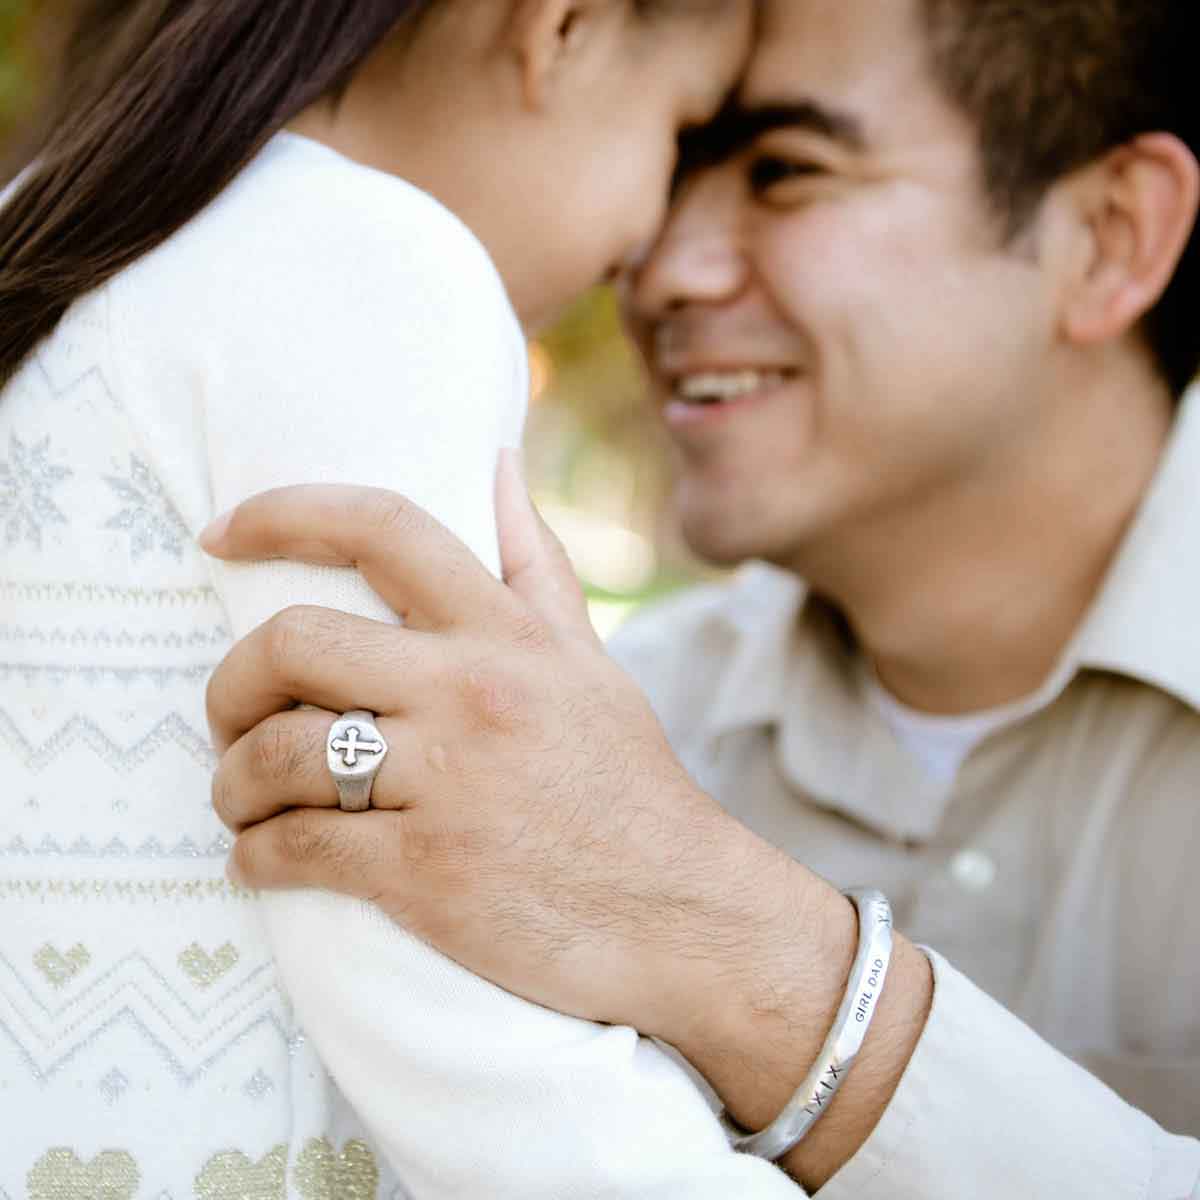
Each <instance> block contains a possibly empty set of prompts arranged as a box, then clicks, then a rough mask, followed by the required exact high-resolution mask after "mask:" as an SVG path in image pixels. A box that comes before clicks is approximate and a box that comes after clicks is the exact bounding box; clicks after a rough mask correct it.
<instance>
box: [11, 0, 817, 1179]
mask: <svg viewBox="0 0 1200 1200" xmlns="http://www.w3.org/2000/svg"><path fill="white" fill-rule="evenodd" d="M751 7H752V6H751V4H750V3H749V0H745V2H743V0H425V2H424V3H421V2H417V0H407V2H405V0H126V2H125V3H120V2H119V0H117V2H114V0H99V2H98V3H96V4H95V7H94V11H93V15H92V18H91V20H90V22H89V23H88V24H86V25H85V27H84V29H83V31H82V36H81V39H80V40H79V42H78V45H79V46H81V47H87V52H88V55H89V61H88V63H87V69H86V71H85V72H84V73H82V74H81V75H80V77H79V82H78V84H77V86H75V87H73V88H72V90H71V93H70V100H69V103H68V104H67V106H66V109H65V112H64V114H63V116H62V117H61V119H60V120H59V121H58V123H57V124H56V125H55V127H54V128H53V131H52V133H51V134H50V136H49V138H48V140H47V141H46V142H45V144H44V145H43V146H42V148H41V150H40V151H39V153H38V155H37V158H36V160H35V161H34V163H33V164H32V165H31V166H30V167H29V168H28V169H27V171H26V173H25V174H24V175H23V176H22V177H21V179H20V180H19V181H18V183H17V184H16V185H14V187H13V188H12V189H10V191H9V193H8V195H7V196H6V199H5V203H4V205H3V208H2V209H0V318H2V319H0V380H3V381H4V384H5V386H4V390H3V394H2V396H0V531H2V532H0V544H2V545H3V561H2V563H0V822H2V824H0V902H2V903H3V906H4V918H3V924H2V926H0V928H2V929H3V933H2V934H0V1034H2V1035H3V1036H0V1109H2V1111H3V1113H4V1120H3V1124H2V1127H0V1144H2V1146H3V1153H2V1154H0V1198H3V1197H8V1198H11V1200H16V1198H17V1197H19V1196H29V1197H33V1198H35V1200H50V1198H54V1200H62V1198H66V1197H80V1198H83V1197H91V1196H99V1195H103V1196H106V1197H120V1198H126V1197H129V1198H132V1197H146V1198H150V1197H160V1196H166V1197H172V1198H173V1200H184V1198H185V1197H193V1196H195V1197H200V1198H203V1200H218V1198H220V1200H234V1198H235V1197H236V1198H239V1200H240V1198H247V1200H250V1198H253V1200H258V1198H267V1197H272V1198H274V1197H282V1196H284V1195H288V1196H295V1197H300V1198H301V1200H316V1198H317V1197H322V1198H324V1197H338V1198H343V1197H344V1198H354V1200H357V1198H359V1197H374V1196H376V1195H378V1196H382V1197H386V1198H389V1200H390V1198H391V1197H402V1196H404V1195H406V1194H407V1195H411V1196H413V1197H427V1196H456V1197H459V1196H461V1197H472V1198H478V1197H490V1198H498V1197H514V1198H515V1197H521V1198H522V1200H530V1198H535V1197H542V1196H544V1197H547V1198H550V1197H553V1198H554V1200H563V1198H564V1197H575V1196H581V1197H582V1196H600V1195H607V1196H617V1195H620V1196H642V1195H662V1196H667V1195H670V1196H675V1195H688V1196H693V1197H694V1196H707V1195H712V1196H717V1195H721V1196H727V1195H733V1194H736V1195H751V1194H754V1195H768V1194H770V1195H774V1194H776V1193H777V1191H778V1192H779V1194H782V1190H781V1189H786V1191H787V1193H788V1194H794V1189H793V1188H792V1185H791V1184H790V1183H788V1182H787V1181H786V1180H785V1179H784V1178H783V1176H781V1175H778V1174H776V1173H775V1172H774V1171H773V1170H772V1169H771V1168H769V1167H766V1166H765V1165H764V1164H762V1163H759V1162H757V1161H754V1160H750V1159H743V1158H739V1157H736V1156H734V1155H732V1154H731V1153H730V1152H729V1151H728V1150H727V1148H726V1145H725V1142H724V1138H723V1136H722V1134H721V1132H720V1129H719V1127H718V1125H717V1123H716V1122H715V1120H714V1119H713V1118H712V1117H711V1115H710V1114H709V1112H708V1110H707V1108H706V1107H705V1105H704V1103H703V1101H702V1100H701V1099H700V1097H699V1094H698V1093H697V1092H696V1091H695V1090H694V1089H693V1088H692V1086H691V1084H690V1083H689V1082H688V1081H687V1079H686V1078H685V1077H684V1076H683V1075H682V1073H680V1072H679V1071H678V1070H677V1069H676V1068H675V1067H674V1065H673V1064H672V1063H671V1062H670V1061H669V1060H667V1059H666V1058H665V1057H664V1056H662V1055H661V1054H660V1053H659V1052H658V1050H657V1049H656V1048H655V1047H654V1046H653V1045H651V1044H649V1043H647V1042H645V1041H642V1040H639V1039H638V1038H637V1037H636V1035H634V1034H633V1033H632V1032H631V1031H629V1030H618V1029H608V1028H601V1027H598V1026H593V1025H589V1024H587V1023H584V1022H579V1021H574V1020H570V1019H568V1018H565V1017H560V1016H559V1015H557V1014H552V1013H549V1012H546V1011H545V1010H542V1009H539V1008H536V1007H534V1006H532V1005H529V1004H526V1003H524V1002H522V1001H519V1000H516V999H515V998H513V997H512V996H509V995H508V994H506V993H504V992H502V991H500V990H499V989H497V988H494V987H492V986H491V985H489V984H487V983H485V982H484V981H482V980H480V979H478V978H476V977H474V976H472V975H470V974H468V973H467V972H465V971H463V970H461V969H460V968H458V967H457V966H455V965H454V964H453V963H451V962H449V961H448V960H446V959H444V958H441V957H440V956H438V955H437V954H435V953H434V952H433V951H431V950H430V949H428V948H427V947H425V946H424V945H422V944H420V943H418V942H416V941H415V940H413V939H411V938H409V937H407V936H405V935H403V934H401V933H399V932H398V931H397V930H396V929H395V927H394V926H393V925H392V923H391V922H390V921H388V920H386V919H385V918H383V917H382V915H380V914H378V913H377V912H376V911H375V910H374V909H372V908H371V907H369V906H359V905H356V904H354V903H352V902H350V901H348V900H343V899H341V898H338V897H333V896H328V895H323V894H291V895H286V896H279V897H272V898H270V899H266V898H264V899H263V900H262V901H261V906H260V902H259V901H257V900H256V899H255V898H254V897H252V896H250V895H247V894H245V893H243V892H241V891H239V890H238V889H236V888H234V887H232V886H231V885H229V884H228V883H226V881H225V880H224V877H223V858H224V855H225V853H226V850H227V848H228V843H227V842H226V841H225V840H224V839H223V838H222V836H221V832H220V827H219V826H218V825H217V823H216V819H215V817H214V816H213V815H212V812H211V809H210V805H209V795H208V792H209V776H210V772H211V768H212V766H213V762H214V758H213V754H212V751H211V748H210V746H209V745H208V741H207V736H206V733H205V720H204V707H203V704H204V696H203V691H204V681H205V678H206V676H207V674H208V672H209V670H210V669H211V667H212V666H213V665H214V664H215V663H216V662H217V661H218V660H219V659H220V658H221V656H222V654H223V653H224V652H225V650H226V649H227V648H228V647H229V645H230V644H231V642H232V639H233V638H234V637H235V636H241V635H243V634H244V633H246V632H247V631H248V630H249V629H250V628H252V627H253V626H254V625H255V624H256V623H258V622H260V621H262V620H264V619H265V618H267V617H268V616H270V615H271V614H273V613H274V612H277V611H279V610H280V609H282V608H284V607H287V606H289V605H292V604H297V603H304V604H318V605H326V606H330V607H336V608H341V609H345V610H350V611H354V612H357V613H360V614H363V615H367V616H373V617H376V618H378V619H380V620H395V619H396V618H395V615H394V614H392V613H390V612H388V611H387V610H386V608H385V607H384V606H383V605H382V603H381V602H380V601H379V600H378V598H376V597H374V596H373V595H372V594H371V593H370V592H369V590H368V589H366V587H365V586H364V585H363V584H362V582H361V581H360V580H359V578H358V577H357V576H356V575H355V574H354V573H352V572H339V571H331V570H325V571H321V570H312V569H305V568H301V567H296V566H291V565H287V564H282V563H276V564H263V565H259V566H255V567H252V568H243V569H231V568H214V567H213V566H212V564H211V562H210V560H208V559H207V557H206V556H204V555H203V554H201V553H200V551H199V550H198V548H197V547H196V546H195V545H194V537H195V535H196V533H197V532H198V531H199V530H200V529H202V528H203V527H204V525H205V524H206V523H207V522H208V521H209V520H210V519H211V518H212V517H213V516H215V515H216V514H217V513H218V512H221V511H224V510H225V509H227V508H228V507H230V506H231V505H232V504H234V503H236V502H237V501H240V500H242V499H244V498H245V497H247V496H249V495H251V494H252V493H255V492H258V491H261V490H262V489H264V488H266V487H271V486H274V485H278V484H287V483H297V482H316V481H341V482H354V483H362V484H371V485H378V486H385V487H391V488H397V489H400V490H403V491H404V492H405V493H406V494H407V495H409V496H411V497H412V498H413V499H414V500H415V501H417V502H418V503H419V504H422V505H423V506H425V507H426V508H428V509H430V510H431V511H433V512H434V513H435V514H436V515H437V516H438V517H439V518H440V519H441V520H443V521H444V522H445V523H446V524H447V525H449V526H450V528H451V529H453V530H454V531H455V532H456V533H457V534H459V536H461V537H462V538H464V540H466V541H467V543H468V544H469V545H471V547H472V548H473V549H474V550H475V552H476V553H477V554H479V555H480V557H481V558H483V559H484V561H486V562H488V563H490V564H491V565H492V566H493V568H494V567H495V566H496V564H497V551H496V546H495V533H494V517H493V509H492V487H493V478H494V470H495V460H496V455H497V452H498V450H499V449H500V448H501V447H503V446H505V445H511V444H515V443H516V442H517V441H518V440H519V438H520V436H521V425H522V419H523V415H524V404H525V397H526V394H527V388H528V384H527V378H526V373H525V371H526V368H525V357H524V339H523V335H522V331H521V328H520V325H519V323H518V319H517V317H518V316H519V317H520V319H521V321H523V322H524V323H526V324H533V323H536V322H539V321H542V320H544V319H545V318H547V317H548V316H550V315H551V314H553V313H554V312H555V310H556V309H557V308H558V307H559V306H560V305H561V304H562V303H563V302H564V301H566V300H567V299H568V298H570V297H571V296H572V295H574V294H575V293H577V292H578V291H580V290H581V289H583V288H585V287H587V286H588V285H590V284H591V283H593V282H595V281H596V280H598V279H602V278H604V277H605V276H606V275H608V274H610V273H612V272H615V271H616V270H617V269H619V267H620V266H621V264H622V263H623V262H624V261H626V260H627V259H629V258H630V257H631V256H633V255H636V254H637V252H638V250H639V248H640V247H641V246H642V245H643V244H645V242H646V241H647V239H649V238H651V237H652V236H653V234H654V232H655V229H656V227H657V224H658V222H659V219H660V217H661V214H662V211H663V207H664V204H665V201H666V197H667V194H668V189H669V183H670V178H671V174H672V170H673V167H674V162H675V146H676V139H677V136H678V134H679V132H680V130H681V129H682V128H683V127H685V126H687V125H689V124H692V123H696V122H701V121H703V120H705V119H706V118H707V117H709V116H710V115H711V114H712V113H713V112H714V111H715V110H716V109H717V108H718V106H719V104H720V103H721V100H722V98H723V96H724V95H725V93H726V92H727V90H728V89H729V88H730V87H731V85H732V84H733V83H734V81H735V79H736V75H737V72H738V69H739V66H740V63H741V62H742V59H743V57H744V55H745V53H746V51H747V47H748V40H749V37H750V25H751V21H752V13H751ZM514 308H515V310H516V315H514V311H513V310H514ZM314 763H315V764H316V765H317V766H318V767H320V766H322V765H323V758H322V757H321V756H320V755H317V756H316V757H315V758H314ZM285 989H286V990H285ZM293 1005H294V1008H293ZM310 1039H311V1040H310ZM326 1068H327V1069H328V1071H329V1072H331V1073H332V1076H333V1077H335V1078H336V1079H337V1085H335V1084H334V1082H333V1081H332V1079H331V1078H330V1075H328V1074H326ZM338 1085H340V1086H338ZM343 1095H344V1096H345V1099H343ZM347 1101H348V1103H347ZM393 1172H394V1174H393Z"/></svg>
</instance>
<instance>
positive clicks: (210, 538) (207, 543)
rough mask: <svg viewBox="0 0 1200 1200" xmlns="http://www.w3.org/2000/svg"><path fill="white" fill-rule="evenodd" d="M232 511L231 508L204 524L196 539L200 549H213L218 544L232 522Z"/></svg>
mask: <svg viewBox="0 0 1200 1200" xmlns="http://www.w3.org/2000/svg"><path fill="white" fill-rule="evenodd" d="M233 512H234V510H233V509H232V508H231V509H230V510H229V511H228V512H226V513H222V514H221V515H220V516H219V517H217V518H216V520H215V521H212V522H211V523H210V524H208V525H206V526H205V527H204V528H203V529H202V530H201V531H200V536H199V537H198V538H197V539H196V541H197V542H199V543H200V547H201V549H204V550H214V549H216V547H217V546H219V545H220V543H221V540H222V538H224V536H225V534H226V532H227V531H228V529H229V526H230V524H231V523H232V522H233Z"/></svg>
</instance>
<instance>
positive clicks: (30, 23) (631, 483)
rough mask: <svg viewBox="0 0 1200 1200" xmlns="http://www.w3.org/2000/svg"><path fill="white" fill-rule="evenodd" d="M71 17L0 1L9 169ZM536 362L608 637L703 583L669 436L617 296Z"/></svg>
mask: <svg viewBox="0 0 1200 1200" xmlns="http://www.w3.org/2000/svg"><path fill="white" fill-rule="evenodd" d="M74 7H75V2H74V0H0V160H8V165H9V166H10V167H11V166H12V165H14V161H13V156H14V155H17V156H18V161H19V154H20V150H21V148H22V146H23V144H24V143H25V140H26V139H27V138H28V137H29V134H30V132H31V130H32V129H33V127H34V125H35V123H36V119H37V115H38V113H39V111H40V109H41V106H42V105H43V104H44V103H45V102H46V101H47V99H49V98H51V97H52V95H53V91H54V86H55V76H56V62H57V58H58V55H59V52H60V46H61V42H62V39H63V37H64V36H65V34H66V32H67V31H68V29H69V26H70V21H71V14H72V11H73V9H74ZM530 252H531V253H535V254H536V253H537V247H531V248H530ZM530 356H531V367H532V374H533V380H534V387H533V400H532V404H531V407H530V420H529V428H528V436H527V441H526V464H527V470H528V473H529V477H530V481H531V485H532V487H533V490H534V493H535V496H536V498H537V500H538V503H539V505H540V506H541V507H542V510H543V512H544V513H545V514H546V517H547V519H548V520H549V522H550V524H551V525H552V526H553V527H554V528H555V530H556V531H557V532H558V533H559V535H560V536H561V537H562V539H563V541H564V542H565V543H566V545H567V549H568V551H569V552H570V554H571V557H572V560H573V561H574V563H575V565H576V568H577V569H578V571H579V574H580V576H581V578H582V579H583V581H584V584H585V586H586V587H587V590H588V593H589V597H590V601H591V606H592V614H593V618H594V620H595V622H596V625H597V628H598V629H599V630H600V631H601V632H602V633H605V634H607V633H608V632H610V631H611V630H612V629H613V628H615V627H616V625H617V624H619V622H620V621H621V620H622V619H624V617H626V616H627V615H628V614H629V613H630V612H631V611H633V610H635V609H636V608H637V607H639V606H640V605H642V604H645V603H646V602H647V601H649V600H652V599H654V598H655V597H657V596H659V595H662V594H664V593H666V592H668V591H670V590H672V589H674V588H676V587H678V586H680V585H681V584H683V583H686V582H688V581H690V580H691V579H693V578H695V577H696V575H697V574H698V573H699V569H698V567H697V566H696V564H695V563H693V562H692V561H691V560H690V559H689V557H688V556H687V554H686V552H685V551H684V550H683V548H682V546H681V544H680V542H679V539H678V538H677V537H676V536H675V534H674V532H673V530H672V528H671V527H670V523H669V520H668V518H667V517H666V515H665V513H666V507H665V504H664V500H665V497H666V489H667V469H666V465H665V464H666V456H665V453H664V445H663V439H662V434H661V431H660V429H659V427H658V424H657V422H656V421H655V420H654V418H653V416H652V414H651V413H650V411H649V407H648V405H647V404H646V402H645V398H644V393H645V388H644V380H643V377H642V375H641V372H640V368H639V364H638V361H637V357H636V353H635V352H634V351H633V350H632V348H631V347H630V346H629V344H628V343H627V342H626V340H625V339H624V338H623V337H622V335H621V332H620V325H619V320H618V316H617V311H616V305H615V302H614V299H613V297H612V295H611V293H609V292H608V291H605V290H599V291H597V292H594V293H592V294H590V295H588V296H586V297H584V298H583V299H582V300H581V301H580V302H579V303H578V304H577V305H576V306H575V307H574V308H573V309H572V310H571V311H570V312H569V313H567V314H566V315H565V316H564V318H563V319H562V320H561V321H560V322H559V323H558V325H557V326H556V327H555V328H553V329H551V330H549V331H547V332H546V333H545V334H544V335H542V336H540V337H539V338H538V340H537V341H536V342H535V343H534V344H533V345H532V346H531V347H530Z"/></svg>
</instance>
